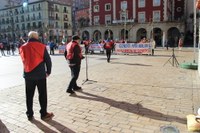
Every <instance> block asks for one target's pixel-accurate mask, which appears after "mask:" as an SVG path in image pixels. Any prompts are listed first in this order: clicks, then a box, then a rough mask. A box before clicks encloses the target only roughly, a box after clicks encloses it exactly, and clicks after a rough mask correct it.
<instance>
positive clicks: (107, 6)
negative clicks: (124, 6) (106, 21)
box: [105, 3, 111, 11]
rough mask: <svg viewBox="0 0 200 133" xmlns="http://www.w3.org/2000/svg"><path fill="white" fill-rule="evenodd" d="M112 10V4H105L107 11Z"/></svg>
mask: <svg viewBox="0 0 200 133" xmlns="http://www.w3.org/2000/svg"><path fill="white" fill-rule="evenodd" d="M110 10H111V4H110V3H109V4H105V11H110Z"/></svg>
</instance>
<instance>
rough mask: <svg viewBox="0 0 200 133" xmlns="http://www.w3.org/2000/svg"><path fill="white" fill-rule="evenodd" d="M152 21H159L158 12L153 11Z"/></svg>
mask: <svg viewBox="0 0 200 133" xmlns="http://www.w3.org/2000/svg"><path fill="white" fill-rule="evenodd" d="M153 21H154V22H159V21H160V11H153Z"/></svg>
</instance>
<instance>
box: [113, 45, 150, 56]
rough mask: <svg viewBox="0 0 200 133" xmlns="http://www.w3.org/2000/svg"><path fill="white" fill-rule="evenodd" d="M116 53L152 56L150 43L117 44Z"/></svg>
mask: <svg viewBox="0 0 200 133" xmlns="http://www.w3.org/2000/svg"><path fill="white" fill-rule="evenodd" d="M115 44H116V45H115V53H117V54H122V53H126V54H135V53H137V54H150V53H151V44H150V43H115Z"/></svg>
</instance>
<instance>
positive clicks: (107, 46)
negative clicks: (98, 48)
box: [103, 40, 114, 63]
mask: <svg viewBox="0 0 200 133" xmlns="http://www.w3.org/2000/svg"><path fill="white" fill-rule="evenodd" d="M113 46H114V42H113V41H111V40H108V41H106V42H105V44H104V46H103V47H104V49H105V50H106V57H107V62H108V63H109V62H110V57H111V51H112V49H113Z"/></svg>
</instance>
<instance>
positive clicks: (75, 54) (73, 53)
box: [66, 35, 84, 94]
mask: <svg viewBox="0 0 200 133" xmlns="http://www.w3.org/2000/svg"><path fill="white" fill-rule="evenodd" d="M79 43H80V37H79V36H77V35H75V36H73V37H72V41H71V42H69V43H68V44H67V45H66V51H67V56H66V59H67V60H68V63H69V67H70V70H71V81H70V82H69V86H68V88H67V91H66V92H67V93H70V94H74V93H75V92H74V91H77V90H80V89H82V88H81V87H79V86H78V85H77V83H76V81H77V79H78V77H79V72H80V68H81V60H82V59H83V58H84V56H83V55H82V52H81V47H80V45H79Z"/></svg>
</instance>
